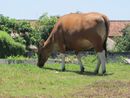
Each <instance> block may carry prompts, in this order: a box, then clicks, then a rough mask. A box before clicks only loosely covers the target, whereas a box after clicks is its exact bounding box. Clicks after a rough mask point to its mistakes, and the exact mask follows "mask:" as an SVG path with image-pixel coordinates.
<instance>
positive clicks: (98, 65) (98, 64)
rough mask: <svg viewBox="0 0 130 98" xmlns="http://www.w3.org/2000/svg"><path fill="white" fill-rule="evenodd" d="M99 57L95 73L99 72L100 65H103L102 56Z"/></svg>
mask: <svg viewBox="0 0 130 98" xmlns="http://www.w3.org/2000/svg"><path fill="white" fill-rule="evenodd" d="M97 59H98V62H97V65H96V69H95V71H94V74H98V72H99V67H100V65H101V61H100V58H99V57H97Z"/></svg>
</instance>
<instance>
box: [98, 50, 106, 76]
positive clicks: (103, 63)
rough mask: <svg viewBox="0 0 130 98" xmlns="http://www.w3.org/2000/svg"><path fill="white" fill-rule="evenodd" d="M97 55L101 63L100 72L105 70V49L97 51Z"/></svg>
mask: <svg viewBox="0 0 130 98" xmlns="http://www.w3.org/2000/svg"><path fill="white" fill-rule="evenodd" d="M97 54H98V57H99V59H100V61H101V65H102V74H103V73H104V72H106V57H105V50H103V51H102V52H98V53H97Z"/></svg>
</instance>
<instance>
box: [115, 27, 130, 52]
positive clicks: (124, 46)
mask: <svg viewBox="0 0 130 98" xmlns="http://www.w3.org/2000/svg"><path fill="white" fill-rule="evenodd" d="M128 27H130V25H128V26H127V27H126V28H125V29H124V30H123V33H124V35H123V36H122V37H118V38H116V43H117V44H116V50H117V51H119V52H124V51H130V31H128V30H127V28H128Z"/></svg>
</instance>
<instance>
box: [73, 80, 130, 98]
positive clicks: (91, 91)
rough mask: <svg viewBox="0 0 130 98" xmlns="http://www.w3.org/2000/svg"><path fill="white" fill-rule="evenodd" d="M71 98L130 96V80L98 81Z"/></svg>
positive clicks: (126, 97) (123, 97) (128, 97)
mask: <svg viewBox="0 0 130 98" xmlns="http://www.w3.org/2000/svg"><path fill="white" fill-rule="evenodd" d="M71 96H72V97H71V98H130V81H113V80H112V81H98V82H95V83H94V84H92V85H88V86H86V87H85V88H84V89H82V90H81V91H79V92H77V93H74V94H72V95H71Z"/></svg>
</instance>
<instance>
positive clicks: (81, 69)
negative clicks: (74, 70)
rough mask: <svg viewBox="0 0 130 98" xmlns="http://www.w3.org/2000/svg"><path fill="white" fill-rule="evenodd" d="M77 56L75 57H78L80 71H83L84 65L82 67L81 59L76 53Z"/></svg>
mask: <svg viewBox="0 0 130 98" xmlns="http://www.w3.org/2000/svg"><path fill="white" fill-rule="evenodd" d="M76 56H77V59H78V64H79V65H80V72H84V67H83V64H82V61H81V55H80V54H79V53H78V54H76Z"/></svg>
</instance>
